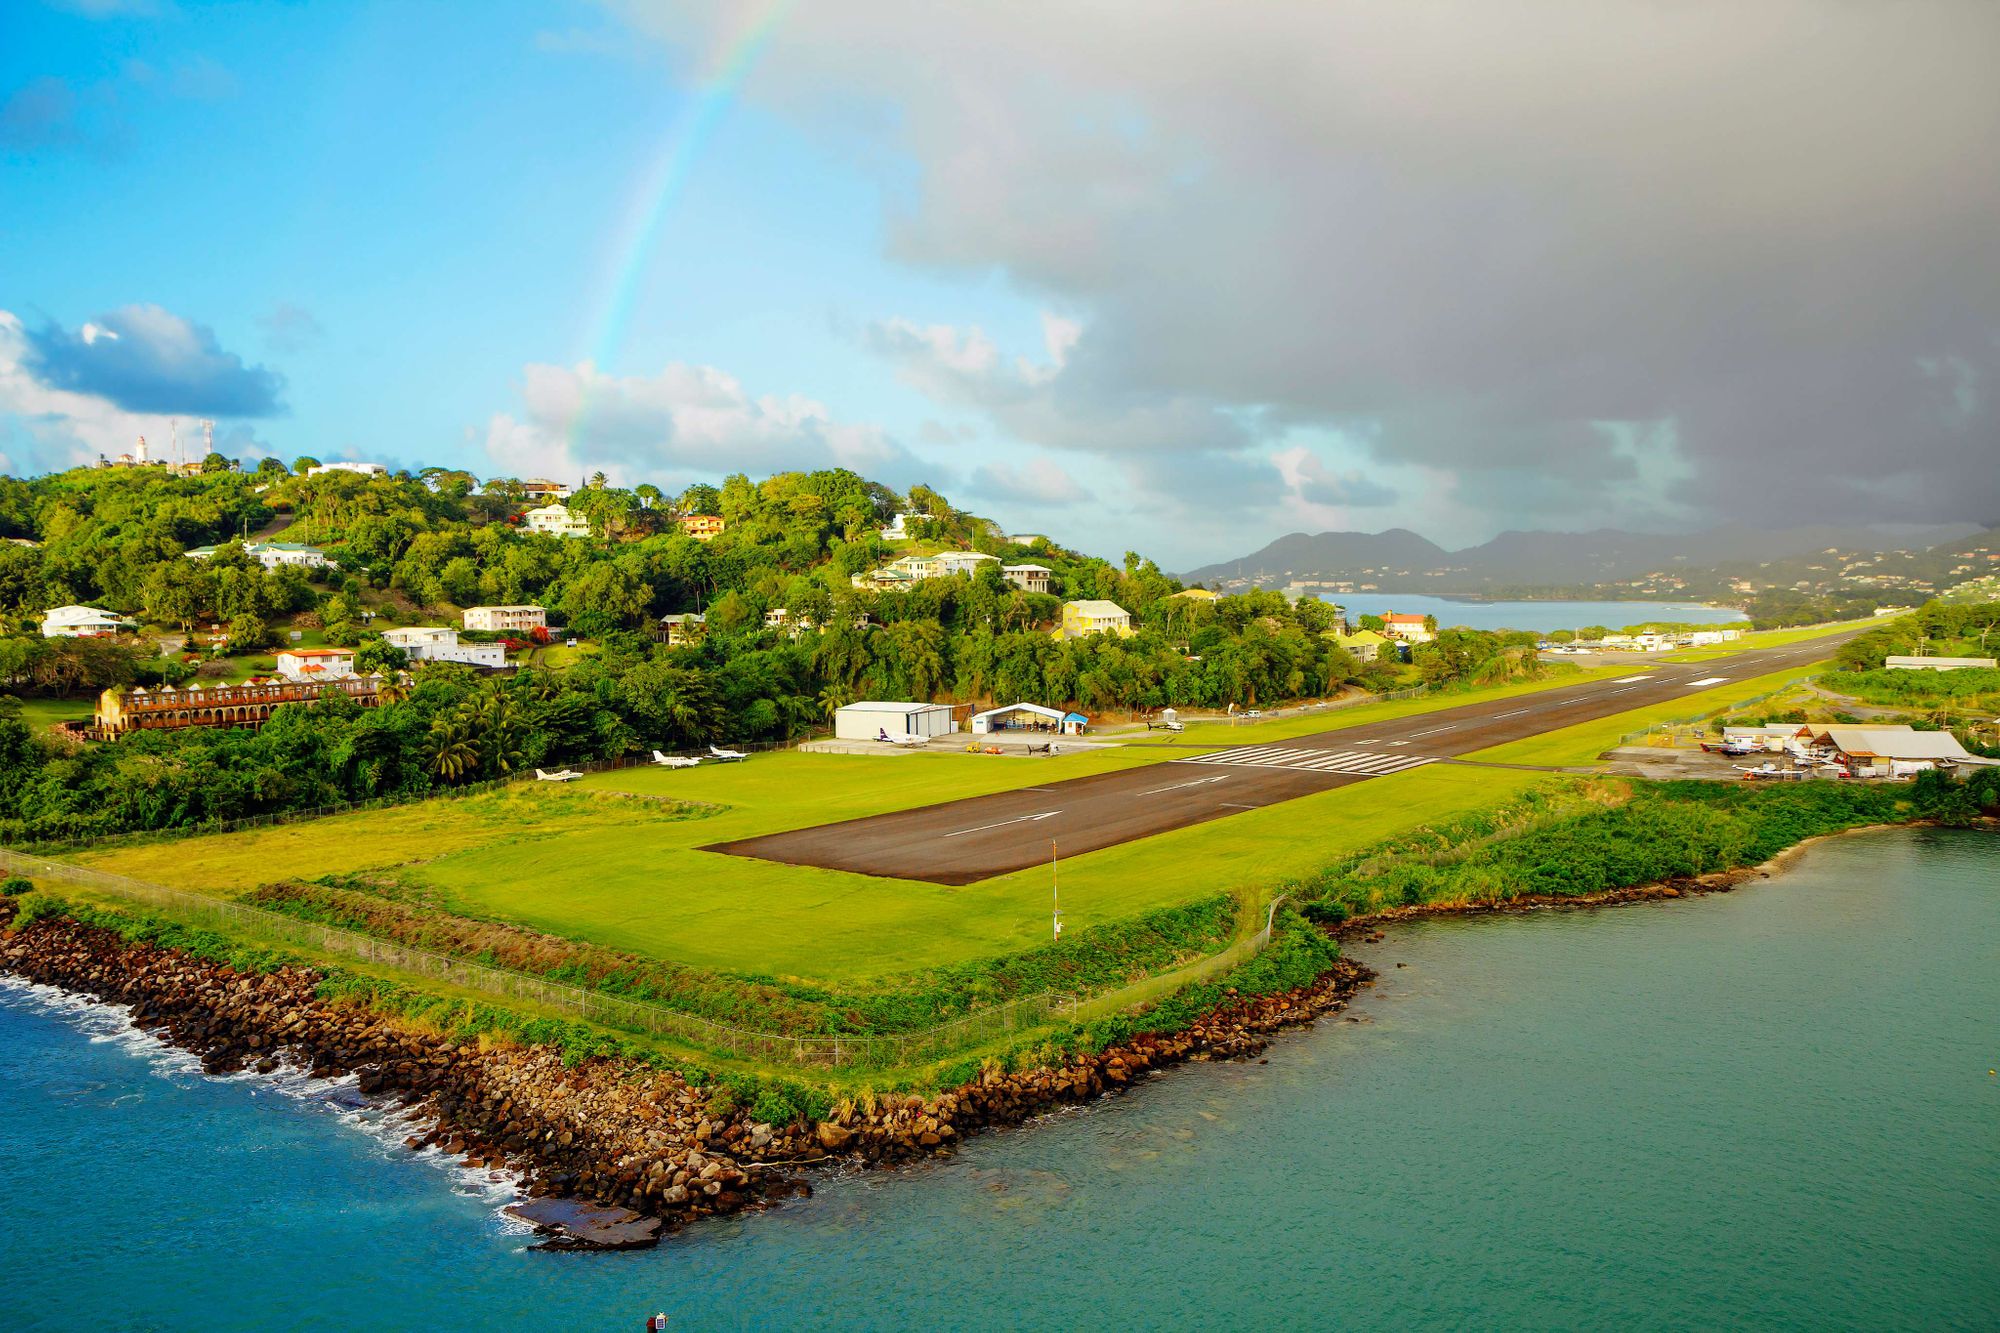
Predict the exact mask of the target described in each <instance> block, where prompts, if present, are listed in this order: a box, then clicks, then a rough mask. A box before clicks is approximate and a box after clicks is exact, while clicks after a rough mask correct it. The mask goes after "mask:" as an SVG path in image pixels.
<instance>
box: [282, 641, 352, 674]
mask: <svg viewBox="0 0 2000 1333" xmlns="http://www.w3.org/2000/svg"><path fill="white" fill-rule="evenodd" d="M278 674H279V675H280V676H283V677H284V678H285V679H286V680H345V679H346V678H347V677H349V676H351V675H353V674H354V650H353V649H352V648H287V649H286V650H285V651H284V652H281V653H279V654H278Z"/></svg>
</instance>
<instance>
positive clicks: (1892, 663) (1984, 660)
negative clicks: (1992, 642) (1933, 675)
mask: <svg viewBox="0 0 2000 1333" xmlns="http://www.w3.org/2000/svg"><path fill="white" fill-rule="evenodd" d="M1883 665H1884V666H1886V667H1887V668H1888V669H1889V670H1891V671H1979V670H1986V671H1991V670H1993V667H1994V659H1993V658H1990V657H1891V658H1889V659H1888V660H1887V661H1885V662H1884V663H1883Z"/></svg>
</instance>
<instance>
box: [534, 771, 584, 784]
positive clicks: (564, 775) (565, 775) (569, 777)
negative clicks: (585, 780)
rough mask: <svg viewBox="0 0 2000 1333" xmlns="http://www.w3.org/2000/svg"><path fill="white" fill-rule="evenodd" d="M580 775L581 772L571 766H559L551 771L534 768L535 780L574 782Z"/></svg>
mask: <svg viewBox="0 0 2000 1333" xmlns="http://www.w3.org/2000/svg"><path fill="white" fill-rule="evenodd" d="M582 776H583V774H581V773H579V772H577V771H576V770H575V769H573V768H559V769H557V770H556V771H555V772H553V773H548V772H544V771H543V770H541V769H539V768H538V769H536V770H535V780H536V781H537V782H575V781H576V780H577V779H578V778H580V777H582Z"/></svg>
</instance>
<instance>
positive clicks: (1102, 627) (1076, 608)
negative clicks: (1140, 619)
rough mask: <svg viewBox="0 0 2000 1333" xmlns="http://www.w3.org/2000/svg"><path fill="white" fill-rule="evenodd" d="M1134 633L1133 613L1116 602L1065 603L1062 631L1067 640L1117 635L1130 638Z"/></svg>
mask: <svg viewBox="0 0 2000 1333" xmlns="http://www.w3.org/2000/svg"><path fill="white" fill-rule="evenodd" d="M1132 633H1133V629H1132V613H1131V612H1130V611H1127V610H1126V609H1125V608H1124V607H1122V606H1120V605H1118V603H1116V602H1107V601H1104V600H1102V599H1100V598H1086V599H1084V600H1082V601H1075V602H1064V603H1063V618H1062V630H1061V631H1060V636H1061V637H1062V638H1065V639H1081V638H1086V637H1088V636H1090V635H1092V634H1116V635H1117V636H1118V637H1120V638H1121V639H1122V638H1129V637H1130V636H1131V635H1132Z"/></svg>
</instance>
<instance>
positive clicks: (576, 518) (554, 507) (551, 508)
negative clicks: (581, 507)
mask: <svg viewBox="0 0 2000 1333" xmlns="http://www.w3.org/2000/svg"><path fill="white" fill-rule="evenodd" d="M527 524H528V531H530V532H543V533H547V534H548V535H549V536H551V537H588V536H589V535H590V524H589V522H588V521H586V520H585V519H584V517H583V516H582V515H581V514H572V513H571V512H570V511H569V507H568V506H567V505H564V504H560V503H557V504H546V505H543V506H542V507H541V508H540V509H530V510H529V511H528V514H527Z"/></svg>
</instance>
